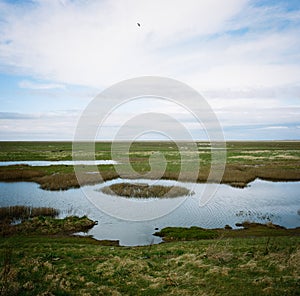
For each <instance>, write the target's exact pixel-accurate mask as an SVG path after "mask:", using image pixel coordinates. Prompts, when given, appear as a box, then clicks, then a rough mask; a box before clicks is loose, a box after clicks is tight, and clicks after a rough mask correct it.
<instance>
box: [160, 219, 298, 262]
mask: <svg viewBox="0 0 300 296" xmlns="http://www.w3.org/2000/svg"><path fill="white" fill-rule="evenodd" d="M239 226H241V227H242V228H240V229H232V227H230V226H229V225H226V226H225V228H216V229H205V228H201V227H195V226H193V227H190V228H184V227H166V228H163V229H161V230H160V231H159V232H156V233H155V235H157V236H160V237H162V238H163V239H164V241H167V242H169V241H182V240H185V241H186V240H199V239H213V238H243V237H274V236H294V235H297V236H300V227H298V228H292V229H286V228H284V227H282V226H279V225H275V224H272V223H271V222H268V223H266V224H261V223H253V222H248V221H245V222H243V223H241V224H240V225H239ZM299 263H300V262H299Z"/></svg>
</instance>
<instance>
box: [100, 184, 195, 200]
mask: <svg viewBox="0 0 300 296" xmlns="http://www.w3.org/2000/svg"><path fill="white" fill-rule="evenodd" d="M101 191H102V192H103V193H105V194H109V195H119V196H124V197H135V198H149V197H160V198H163V197H178V196H186V195H190V194H192V193H191V192H190V190H188V189H186V188H183V187H179V186H161V185H149V184H144V183H119V184H113V185H110V186H106V187H104V188H102V189H101Z"/></svg>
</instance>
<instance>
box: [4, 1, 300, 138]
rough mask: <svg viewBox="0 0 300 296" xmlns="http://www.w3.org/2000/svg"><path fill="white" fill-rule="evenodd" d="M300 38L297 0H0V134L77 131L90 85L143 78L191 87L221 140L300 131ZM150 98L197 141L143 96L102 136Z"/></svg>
mask: <svg viewBox="0 0 300 296" xmlns="http://www.w3.org/2000/svg"><path fill="white" fill-rule="evenodd" d="M137 23H140V26H138V25H137ZM299 36H300V1H299V0H273V1H271V0H226V1H221V0H185V1H183V0H180V1H179V0H164V1H158V0H153V1H146V0H98V1H92V0H31V1H29V0H24V1H21V0H19V1H12V0H0V106H1V109H0V140H72V139H73V138H74V132H75V129H76V125H77V122H78V119H79V118H80V115H81V114H82V112H83V110H84V109H85V108H86V107H87V105H88V104H89V103H90V102H91V101H92V100H93V99H94V98H95V96H97V94H99V93H100V92H101V91H103V90H104V89H106V88H108V87H110V86H111V85H114V84H115V83H118V82H120V81H123V80H126V79H130V78H134V77H140V76H162V77H169V78H173V79H176V80H179V81H181V82H183V83H185V84H187V85H189V86H190V87H192V88H194V89H195V90H197V91H198V92H199V93H200V94H201V95H202V96H203V97H204V98H205V99H206V100H207V102H208V103H209V104H210V106H211V108H212V109H213V111H214V112H215V114H216V116H217V118H218V120H219V122H220V125H221V127H222V129H223V132H224V136H225V139H226V140H300V38H299ZM149 106H151V108H150V109H151V111H152V112H154V111H160V112H161V111H162V110H164V112H167V113H169V114H170V115H171V116H173V115H172V114H173V113H174V114H176V116H177V118H179V120H182V122H183V124H187V128H188V129H190V131H191V134H192V135H193V137H194V138H195V139H199V140H201V139H202V137H203V133H202V132H201V128H199V126H197V124H196V123H195V122H191V120H189V118H188V114H184V112H183V111H182V110H179V109H178V108H177V107H178V106H173V107H174V108H172V106H167V107H166V106H162V105H160V104H158V103H152V105H151V102H149V101H141V102H140V103H139V106H127V108H126V106H125V107H124V106H123V108H120V109H119V110H116V111H115V113H114V114H112V116H111V118H109V119H108V121H107V126H106V128H105V129H104V132H103V134H101V135H99V139H100V140H111V139H113V135H114V134H115V133H116V132H117V129H118V127H117V126H118V124H119V126H120V125H122V124H124V122H126V118H130V116H132V114H131V112H132V110H135V113H137V112H145V110H146V111H147V110H148V111H149ZM166 110H167V111H166ZM172 112H173V113H172ZM187 122H188V123H187ZM170 128H172V127H171V126H170Z"/></svg>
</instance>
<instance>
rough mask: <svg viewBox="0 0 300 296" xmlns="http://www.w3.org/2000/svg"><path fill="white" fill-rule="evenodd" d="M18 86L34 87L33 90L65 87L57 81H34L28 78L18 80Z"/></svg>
mask: <svg viewBox="0 0 300 296" xmlns="http://www.w3.org/2000/svg"><path fill="white" fill-rule="evenodd" d="M19 87H21V88H27V89H34V90H47V89H65V86H64V85H62V84H58V83H36V82H32V81H29V80H22V81H20V82H19Z"/></svg>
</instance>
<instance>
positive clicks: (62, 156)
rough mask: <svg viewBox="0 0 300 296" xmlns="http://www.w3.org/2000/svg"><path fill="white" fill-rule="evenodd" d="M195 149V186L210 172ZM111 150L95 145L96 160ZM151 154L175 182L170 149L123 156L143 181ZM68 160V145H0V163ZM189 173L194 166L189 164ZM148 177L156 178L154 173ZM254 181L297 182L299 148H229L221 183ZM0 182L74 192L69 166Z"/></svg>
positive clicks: (146, 145) (136, 150)
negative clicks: (163, 163)
mask: <svg viewBox="0 0 300 296" xmlns="http://www.w3.org/2000/svg"><path fill="white" fill-rule="evenodd" d="M118 145H119V146H118V149H120V151H122V150H123V148H124V144H123V143H119V144H118ZM180 146H181V147H185V148H186V149H185V152H184V153H185V154H186V155H189V144H188V143H184V142H182V143H180ZM197 146H198V152H197V153H198V157H199V160H200V170H199V174H198V180H197V181H198V182H205V181H206V180H207V177H208V174H209V170H210V167H211V152H210V146H209V144H208V143H205V142H199V143H197ZM110 149H111V143H96V145H95V156H96V159H99V160H101V159H111V150H110ZM155 152H161V153H162V154H163V155H164V156H165V158H166V160H167V167H166V170H165V173H164V176H163V178H165V179H177V178H178V174H179V171H180V159H181V158H180V153H179V149H178V147H177V146H176V145H175V144H174V143H169V142H136V143H133V144H132V145H131V148H130V151H129V155H127V156H129V158H130V162H131V165H132V166H133V168H134V169H135V170H136V171H138V172H139V173H141V175H143V174H146V173H147V172H149V170H150V166H149V157H150V156H151V155H152V154H153V153H155ZM194 153H195V152H194ZM124 157H125V156H124ZM71 159H72V143H71V142H66V143H64V142H0V161H9V160H10V161H17V160H71ZM191 160H193V158H191ZM121 165H122V164H120V166H121ZM192 167H193V163H192V161H191V168H192ZM99 170H100V171H101V175H102V177H103V179H104V180H111V179H114V178H117V177H118V173H117V172H116V170H115V168H114V166H112V165H105V166H104V165H102V166H99ZM187 175H188V171H187ZM126 177H127V178H131V177H132V176H131V175H130V174H128V175H127V176H126ZM151 177H152V178H156V175H155V172H153V174H152V176H151ZM256 178H261V179H265V180H271V181H296V180H297V181H299V180H300V142H297V141H286V142H284V141H278V142H276V141H271V142H228V143H227V163H226V169H225V173H224V176H223V179H222V182H223V183H226V184H230V185H232V186H237V187H244V186H246V185H247V184H248V183H249V182H251V181H253V180H255V179H256ZM0 180H1V181H20V180H23V181H24V180H25V181H26V180H27V181H34V182H37V183H39V184H40V185H41V187H42V188H44V189H49V190H59V189H68V188H72V187H78V186H79V185H78V182H77V179H76V176H75V174H74V171H73V167H72V166H49V167H30V166H14V167H1V168H0ZM188 180H189V178H188V177H187V181H188ZM95 182H97V177H95V176H93V175H87V176H86V177H85V183H86V184H93V183H95Z"/></svg>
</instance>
